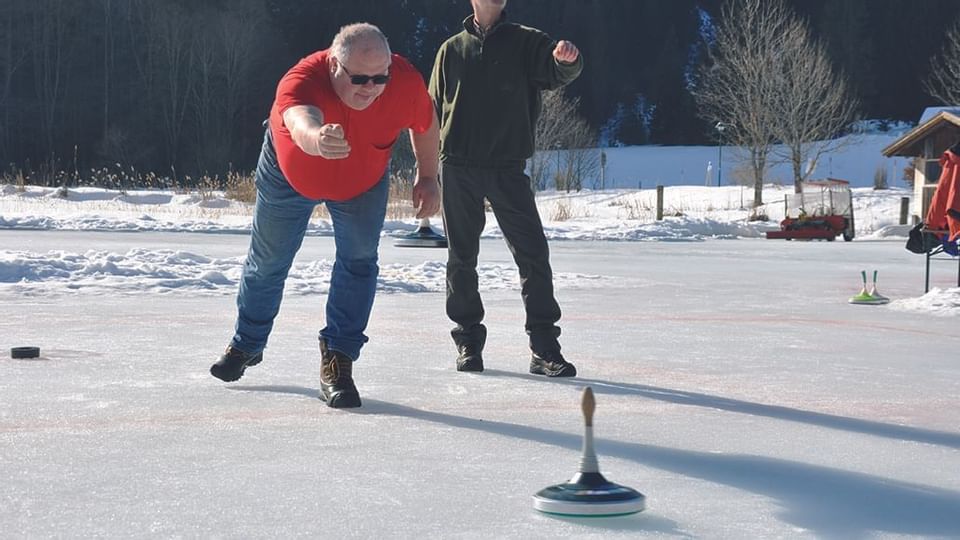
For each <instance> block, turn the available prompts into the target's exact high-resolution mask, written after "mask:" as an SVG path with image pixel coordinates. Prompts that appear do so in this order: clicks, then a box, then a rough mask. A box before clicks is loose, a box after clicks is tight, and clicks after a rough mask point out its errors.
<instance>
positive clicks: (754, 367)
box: [0, 186, 960, 539]
mask: <svg viewBox="0 0 960 540" xmlns="http://www.w3.org/2000/svg"><path fill="white" fill-rule="evenodd" d="M2 189H3V191H2V196H0V306H2V308H0V310H2V311H0V313H2V314H3V316H2V317H0V350H2V351H4V353H5V354H4V357H3V358H0V479H2V486H3V489H2V491H0V531H2V533H0V536H2V537H4V538H40V537H104V538H128V537H133V538H137V537H189V538H208V537H222V538H267V537H270V538H282V537H317V536H334V537H335V536H342V537H360V538H518V539H519V538H524V539H525V538H558V537H578V538H637V537H650V538H656V537H662V538H677V537H679V538H710V539H727V538H729V539H743V538H842V539H850V538H853V539H858V538H904V537H914V538H957V537H960V474H958V472H957V471H960V363H958V362H957V358H958V355H957V350H958V348H960V334H958V332H957V321H958V318H957V315H958V314H960V288H957V287H956V277H957V274H956V272H957V262H956V260H954V261H952V262H946V261H937V262H935V263H934V267H933V273H932V278H933V280H932V286H933V289H932V290H931V292H930V293H929V294H926V295H924V294H923V258H922V257H921V256H919V255H914V254H911V253H909V252H907V251H906V250H905V249H904V247H903V246H904V242H905V237H904V235H905V228H904V227H900V226H897V225H896V220H897V210H898V208H899V198H900V197H901V196H905V195H906V192H904V191H902V190H891V191H886V192H875V191H873V190H870V189H866V188H864V189H857V190H856V191H855V206H856V212H857V223H858V231H857V233H858V236H857V239H856V240H855V241H854V242H849V243H847V242H843V241H837V242H830V243H828V242H784V241H773V240H765V239H762V236H763V231H764V230H766V229H768V228H772V227H775V223H776V220H778V219H779V217H778V216H777V215H776V214H775V212H776V207H777V205H776V204H771V205H770V208H769V210H770V214H771V215H770V217H771V219H772V220H773V221H772V222H771V223H768V224H762V223H756V222H752V223H748V222H746V221H745V217H746V215H747V214H748V213H749V212H748V211H746V210H741V209H740V198H739V197H740V194H741V191H740V188H737V187H724V188H712V189H711V188H694V187H690V186H686V187H676V188H673V187H671V188H668V189H667V201H668V202H667V206H668V208H669V207H671V205H673V208H674V209H675V210H676V212H675V213H676V214H682V215H680V216H676V217H670V218H668V219H666V220H664V221H663V222H660V223H657V222H655V221H654V220H653V219H652V218H651V217H650V212H652V207H651V206H650V203H649V200H650V199H649V197H651V196H652V190H643V191H639V192H638V191H629V190H618V191H605V192H585V193H582V194H573V195H568V194H560V193H546V194H543V195H541V198H540V206H541V212H542V213H543V215H544V217H545V220H546V228H547V232H548V235H549V236H550V237H551V239H552V243H551V249H552V260H553V264H554V271H555V273H556V282H557V294H558V298H559V300H560V304H561V307H562V308H563V311H564V317H563V319H562V320H561V325H562V327H563V336H562V337H561V340H562V343H563V344H564V352H565V353H566V354H567V356H568V358H569V359H571V360H572V361H574V362H575V363H576V364H577V366H578V368H579V371H580V376H579V377H578V378H576V379H572V380H549V379H545V378H540V377H534V376H531V375H528V374H527V373H526V368H527V362H528V352H527V350H526V336H524V334H523V332H522V324H523V315H522V309H521V303H520V298H519V283H518V279H517V276H516V271H515V269H514V267H513V264H512V260H511V258H510V254H509V252H508V251H507V249H506V248H505V246H504V244H503V241H502V240H501V239H500V238H499V236H500V234H499V231H498V229H497V227H496V222H495V220H493V217H492V215H488V218H489V223H488V226H487V229H486V231H485V233H484V237H485V239H484V240H483V241H482V252H481V266H480V271H481V287H482V290H483V294H484V300H485V305H486V308H487V323H488V326H489V329H490V337H489V339H488V345H487V350H486V354H485V357H486V364H487V368H488V369H487V371H485V372H484V373H482V374H464V373H458V372H456V371H455V369H454V357H455V351H454V350H453V346H452V344H451V342H450V339H449V335H448V331H449V327H450V324H449V322H448V321H447V319H446V317H445V316H444V314H443V279H444V278H443V272H444V262H445V254H444V252H443V251H442V250H420V249H398V248H395V247H393V238H392V237H393V236H397V235H401V234H404V233H405V232H409V231H411V230H413V229H414V228H415V223H414V222H412V221H391V222H389V223H388V224H387V226H386V236H385V237H384V239H383V241H382V250H381V265H382V273H381V279H380V283H379V287H378V288H379V292H378V297H377V302H376V306H375V307H374V314H373V319H372V321H371V325H370V328H369V331H368V333H369V335H370V337H371V341H370V343H369V344H368V346H367V347H366V348H365V349H364V352H363V357H362V358H361V360H360V362H358V363H357V366H356V368H355V377H356V380H357V383H358V386H359V388H360V391H361V394H362V397H363V400H364V406H363V407H362V408H361V409H358V410H355V411H342V410H333V409H329V408H328V407H326V406H325V405H324V404H323V403H322V402H320V401H319V400H318V399H317V387H318V384H319V381H318V379H319V365H318V364H319V353H318V351H317V341H316V332H317V330H318V329H319V328H320V327H322V326H323V321H322V312H323V311H322V305H323V302H324V300H325V297H326V292H327V290H328V285H329V271H330V266H331V264H332V260H333V242H332V238H331V237H330V233H329V225H328V224H327V223H324V222H322V221H317V222H315V223H314V225H313V226H312V228H311V232H310V236H309V237H308V238H307V239H306V241H305V243H304V248H303V250H302V251H301V253H300V255H299V257H298V259H297V261H296V263H295V267H294V271H293V272H292V275H291V279H290V281H289V284H288V287H287V292H286V298H285V302H284V305H283V309H282V311H281V314H280V317H279V318H278V320H277V324H276V326H275V330H274V334H273V336H272V338H271V342H270V345H269V347H268V349H267V351H266V353H265V360H264V362H263V363H262V364H261V365H259V366H257V367H255V368H251V369H250V370H249V371H248V372H247V375H246V376H245V377H244V378H243V379H242V380H240V381H239V382H237V383H233V384H224V383H222V382H220V381H218V380H216V379H214V378H212V377H211V376H210V375H209V373H208V371H207V370H208V368H209V365H210V364H211V363H212V362H213V361H214V360H215V359H216V357H217V356H218V354H219V353H220V352H221V351H222V349H223V347H224V346H225V345H226V344H227V342H228V340H229V338H230V336H231V334H232V325H233V321H234V316H235V308H234V294H235V292H236V283H237V278H238V276H239V273H240V265H241V264H242V260H243V256H244V254H245V250H246V244H247V240H248V239H247V232H248V228H249V208H247V207H245V206H243V205H238V204H237V203H231V202H228V201H225V200H223V199H221V198H219V197H214V198H208V199H200V198H196V197H191V196H188V195H175V194H171V193H161V192H155V193H151V192H143V193H134V192H128V193H126V194H119V193H112V192H105V191H102V190H87V191H76V192H72V194H71V198H69V199H68V200H66V201H65V200H62V199H59V198H56V197H55V196H52V195H51V193H49V192H48V191H45V190H41V189H39V188H30V189H29V190H28V191H27V192H26V193H17V192H16V190H13V189H11V188H9V187H8V188H2ZM778 193H779V194H778ZM778 197H782V190H779V189H778V188H775V187H771V188H770V189H769V190H768V194H765V199H766V200H768V201H775V200H776V199H777V198H778ZM671 201H672V202H671ZM746 206H747V207H749V204H747V205H746ZM561 214H564V215H565V218H564V219H554V217H558V216H560V215H561ZM435 226H439V223H436V224H435ZM874 269H876V270H879V272H880V283H879V287H880V291H881V292H882V293H883V294H885V295H886V296H889V297H890V298H892V299H893V301H892V302H891V303H890V304H889V305H886V306H854V305H850V304H848V303H847V301H846V300H847V298H848V297H850V296H852V295H853V294H855V293H857V292H858V291H859V288H860V283H859V280H860V278H859V273H860V271H861V270H874ZM21 345H36V346H39V347H41V350H42V356H41V358H40V359H37V360H12V359H10V358H8V357H7V355H6V351H7V350H8V349H9V348H10V347H13V346H21ZM587 385H589V386H591V387H592V388H593V390H594V392H595V393H596V395H597V412H596V417H595V433H596V437H597V440H596V448H597V452H598V454H599V458H600V466H601V470H602V471H603V472H604V474H605V475H606V476H607V477H608V478H609V479H610V480H612V481H614V482H618V483H621V484H625V485H628V486H631V487H633V488H635V489H637V490H639V491H641V492H643V493H644V494H645V495H646V496H647V506H648V509H647V510H646V511H645V512H643V513H641V514H638V515H635V516H629V517H623V518H601V519H559V518H553V517H548V516H545V515H542V514H539V513H537V512H535V511H534V510H533V508H532V500H531V497H532V495H533V494H534V493H535V492H536V491H538V490H539V489H541V488H543V487H546V486H548V485H551V484H556V483H560V482H563V481H566V480H567V479H568V478H569V477H570V476H571V475H572V474H573V473H574V472H575V471H576V467H577V463H578V459H579V454H580V444H581V439H580V437H581V434H582V419H581V415H580V411H579V401H580V392H581V390H582V388H583V387H584V386H587Z"/></svg>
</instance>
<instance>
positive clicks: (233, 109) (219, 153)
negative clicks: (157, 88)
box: [189, 0, 267, 171]
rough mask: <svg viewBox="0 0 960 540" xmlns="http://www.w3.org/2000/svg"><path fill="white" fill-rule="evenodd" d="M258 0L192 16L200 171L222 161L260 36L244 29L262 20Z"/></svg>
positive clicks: (193, 89) (219, 166)
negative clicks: (194, 21) (193, 24)
mask: <svg viewBox="0 0 960 540" xmlns="http://www.w3.org/2000/svg"><path fill="white" fill-rule="evenodd" d="M262 8H263V4H262V2H259V1H258V0H242V1H241V0H236V1H234V2H231V3H230V4H228V5H227V6H226V7H225V8H224V9H216V10H212V9H210V10H205V11H202V12H201V13H200V14H199V15H198V19H197V22H198V23H199V24H198V25H196V26H195V28H196V30H195V33H196V34H197V35H196V38H195V42H194V47H193V49H192V51H191V53H192V55H191V65H192V70H191V71H192V73H193V77H194V79H195V82H194V83H193V84H192V85H191V86H190V89H191V94H190V100H191V107H190V111H189V113H190V114H191V115H192V118H191V120H192V127H193V129H194V132H193V134H192V135H193V137H192V138H191V139H190V140H191V141H192V142H193V148H194V149H195V152H194V153H195V158H196V160H197V166H198V168H199V169H200V170H202V171H205V170H209V169H211V168H214V169H216V170H220V169H222V168H223V167H224V166H226V165H227V161H228V160H229V156H230V152H231V150H232V149H233V147H234V142H235V140H236V136H235V133H234V131H235V130H234V129H233V126H236V125H237V123H238V122H240V121H241V112H242V111H243V107H244V104H245V103H246V102H247V98H248V94H249V88H250V79H251V78H252V77H253V75H254V73H253V71H254V69H255V65H256V61H257V59H258V52H259V51H258V45H259V42H258V40H259V39H260V34H259V33H257V32H248V31H246V30H247V29H248V28H250V27H252V26H255V25H257V24H258V21H262V20H265V19H266V18H267V14H266V13H263V12H261V11H260V10H262Z"/></svg>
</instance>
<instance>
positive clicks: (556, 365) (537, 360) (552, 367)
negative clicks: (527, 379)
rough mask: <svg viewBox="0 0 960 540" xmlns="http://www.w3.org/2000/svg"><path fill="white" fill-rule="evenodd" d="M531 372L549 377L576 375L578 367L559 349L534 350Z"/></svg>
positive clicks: (531, 359)
mask: <svg viewBox="0 0 960 540" xmlns="http://www.w3.org/2000/svg"><path fill="white" fill-rule="evenodd" d="M530 373H533V374H534V375H546V376H547V377H575V376H576V375H577V368H576V367H575V366H574V365H573V364H571V363H570V362H567V361H566V360H565V359H564V358H563V355H562V354H560V350H559V349H551V350H546V351H541V352H539V353H538V352H534V353H533V356H531V357H530Z"/></svg>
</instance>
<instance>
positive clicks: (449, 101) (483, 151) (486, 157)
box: [430, 13, 583, 168]
mask: <svg viewBox="0 0 960 540" xmlns="http://www.w3.org/2000/svg"><path fill="white" fill-rule="evenodd" d="M463 27H464V31H463V32H460V33H459V34H457V35H455V36H453V37H451V38H450V39H448V40H447V41H446V42H444V44H443V45H442V46H441V47H440V50H439V51H438V52H437V59H436V62H435V63H434V65H433V73H432V75H431V77H430V95H431V96H432V97H433V101H434V105H435V106H436V108H437V115H438V116H439V118H440V158H441V161H443V162H444V163H447V164H450V165H459V166H465V167H482V168H487V167H491V168H496V167H504V166H513V165H517V164H521V163H523V162H524V161H525V160H526V159H527V158H529V157H530V156H532V155H533V151H534V127H535V126H536V125H537V118H538V117H539V115H540V92H541V91H542V90H552V89H555V88H559V87H561V86H563V85H565V84H567V83H569V82H571V81H573V80H574V79H576V78H577V76H578V75H580V72H581V71H582V70H583V58H582V56H581V57H579V58H577V61H576V62H574V63H573V64H569V65H566V64H560V63H558V62H557V61H556V60H555V59H554V58H553V49H554V47H556V42H555V41H554V40H552V39H551V38H550V36H548V35H547V34H545V33H543V32H541V31H539V30H536V29H534V28H530V27H527V26H522V25H519V24H513V23H510V22H507V21H506V13H504V15H503V16H501V18H500V21H498V22H497V23H496V24H495V25H494V26H493V27H492V28H490V29H489V30H488V31H487V33H486V35H485V36H481V35H479V33H478V32H477V30H476V27H475V26H474V22H473V16H472V15H471V16H470V17H467V19H466V20H464V21H463Z"/></svg>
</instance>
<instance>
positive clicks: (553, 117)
mask: <svg viewBox="0 0 960 540" xmlns="http://www.w3.org/2000/svg"><path fill="white" fill-rule="evenodd" d="M579 107H580V99H579V98H568V97H567V96H566V95H565V93H564V89H563V88H560V89H557V90H550V91H547V92H544V93H543V102H542V105H541V109H540V118H539V119H538V120H537V125H536V127H535V128H534V137H535V139H536V144H537V148H536V149H537V152H535V153H534V156H533V157H532V158H531V160H530V181H531V182H532V184H533V189H534V190H542V189H545V188H546V186H547V180H548V176H547V175H548V172H549V171H550V170H553V172H554V179H555V182H556V187H557V189H566V190H567V191H569V190H570V189H571V188H572V189H577V190H579V189H581V188H582V187H583V178H584V177H585V176H586V175H587V174H590V173H591V172H595V171H596V170H597V169H598V168H599V163H600V152H599V150H598V149H597V148H596V145H597V136H596V133H594V131H593V130H592V129H591V128H590V125H589V124H588V123H587V121H586V120H585V119H584V118H583V117H582V116H581V115H580V113H579V112H578V109H579ZM561 150H566V151H565V152H563V153H562V154H561V152H560V151H561ZM553 160H556V165H555V166H551V165H552V161H553Z"/></svg>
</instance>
